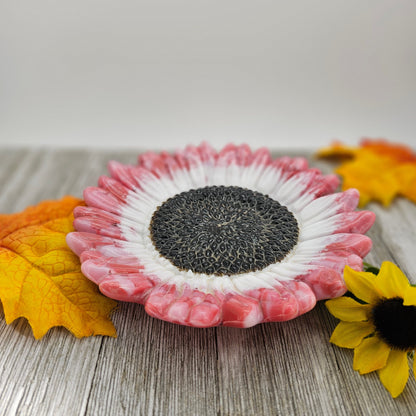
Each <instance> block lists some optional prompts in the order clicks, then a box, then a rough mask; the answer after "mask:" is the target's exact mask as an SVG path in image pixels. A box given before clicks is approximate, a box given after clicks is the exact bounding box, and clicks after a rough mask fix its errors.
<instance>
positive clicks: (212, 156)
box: [197, 142, 218, 166]
mask: <svg viewBox="0 0 416 416" xmlns="http://www.w3.org/2000/svg"><path fill="white" fill-rule="evenodd" d="M197 149H198V152H199V155H200V157H201V160H202V162H203V163H204V164H205V165H208V166H214V165H215V163H216V160H217V158H218V153H217V152H216V150H215V149H214V148H213V147H211V146H210V145H209V144H208V143H205V142H204V143H202V144H201V145H200V146H198V147H197Z"/></svg>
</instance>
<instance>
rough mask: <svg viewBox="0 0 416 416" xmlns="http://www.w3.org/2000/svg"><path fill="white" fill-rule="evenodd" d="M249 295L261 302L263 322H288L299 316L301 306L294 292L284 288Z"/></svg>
mask: <svg viewBox="0 0 416 416" xmlns="http://www.w3.org/2000/svg"><path fill="white" fill-rule="evenodd" d="M247 295H249V296H251V297H253V298H255V299H257V300H258V301H259V302H260V305H261V309H262V311H263V322H280V321H288V320H289V319H293V318H295V317H296V316H298V315H299V304H298V301H297V299H296V297H295V296H294V295H293V293H292V292H290V291H289V290H287V289H286V288H285V287H283V286H278V287H276V288H273V289H268V288H267V289H266V288H262V289H257V290H253V291H249V292H247Z"/></svg>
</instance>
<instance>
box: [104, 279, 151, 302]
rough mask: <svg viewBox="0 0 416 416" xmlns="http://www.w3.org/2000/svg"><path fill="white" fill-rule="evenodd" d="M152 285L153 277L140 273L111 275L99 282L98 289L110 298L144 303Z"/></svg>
mask: <svg viewBox="0 0 416 416" xmlns="http://www.w3.org/2000/svg"><path fill="white" fill-rule="evenodd" d="M154 286H155V282H154V281H153V279H150V278H149V277H148V276H146V275H144V274H141V273H133V274H129V275H128V276H125V275H111V276H110V277H108V278H107V279H105V280H104V281H103V282H102V283H101V284H100V291H101V292H102V293H103V294H104V295H106V296H108V297H110V298H112V299H117V300H121V301H125V302H136V303H144V302H145V301H146V299H147V297H148V296H149V293H150V292H151V291H152V289H153V287H154Z"/></svg>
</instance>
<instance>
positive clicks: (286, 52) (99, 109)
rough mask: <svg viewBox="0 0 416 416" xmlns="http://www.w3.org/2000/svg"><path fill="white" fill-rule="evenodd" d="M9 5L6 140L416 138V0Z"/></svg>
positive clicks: (2, 108) (130, 143)
mask: <svg viewBox="0 0 416 416" xmlns="http://www.w3.org/2000/svg"><path fill="white" fill-rule="evenodd" d="M0 4H1V5H0V82H1V84H0V87H1V90H0V94H1V95H0V144H7V145H19V146H26V145H32V146H44V145H47V146H50V145H53V146H65V147H69V146H76V147H80V146H89V147H92V146H93V147H120V148H127V147H129V148H130V147H134V148H152V149H156V150H159V149H163V148H172V147H178V146H183V145H185V144H187V143H190V142H193V143H199V142H201V141H202V140H207V141H210V142H211V143H213V144H214V145H215V146H216V147H219V146H221V145H222V144H224V143H226V142H228V141H233V142H236V143H241V142H247V143H249V144H251V145H253V146H255V147H258V146H260V145H267V146H270V147H273V148H294V147H297V148H299V147H307V148H313V149H314V148H317V147H319V146H323V145H326V144H329V143H330V142H331V140H332V139H334V138H338V139H341V140H343V141H345V142H348V143H357V142H358V140H359V139H360V138H361V137H362V136H369V137H386V138H388V139H390V140H394V141H400V142H404V143H408V144H410V145H412V146H413V147H414V148H415V147H416V1H415V0H407V1H406V0H403V1H402V0H359V1H357V0H349V1H345V0H342V1H339V0H319V1H312V0H310V1H306V0H303V1H296V0H295V1H286V0H285V1H280V0H273V1H263V0H252V1H244V0H235V1H229V0H221V1H217V0H210V1H198V0H192V1H183V0H181V1H174V0H171V1H169V0H152V1H147V2H145V1H116V0H111V1H109V0H108V1H103V0H96V1H91V0H71V1H47V0H36V1H33V0H20V1H19V0H10V1H9V0H2V1H1V3H0Z"/></svg>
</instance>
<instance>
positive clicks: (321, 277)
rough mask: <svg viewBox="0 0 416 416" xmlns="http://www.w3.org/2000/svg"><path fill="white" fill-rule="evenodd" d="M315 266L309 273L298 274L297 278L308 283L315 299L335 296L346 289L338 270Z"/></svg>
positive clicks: (340, 294) (341, 293)
mask: <svg viewBox="0 0 416 416" xmlns="http://www.w3.org/2000/svg"><path fill="white" fill-rule="evenodd" d="M315 267H316V268H315V269H313V270H311V271H310V272H309V273H307V274H305V275H303V276H299V277H298V279H297V280H300V281H302V282H304V283H306V284H307V285H309V287H310V288H311V289H312V291H313V292H314V293H315V296H316V299H317V300H321V299H330V298H336V297H339V296H342V295H343V294H344V293H345V292H346V291H347V287H346V286H345V283H344V280H343V278H342V276H341V274H340V273H339V272H337V271H335V270H333V269H329V268H328V267H324V266H315Z"/></svg>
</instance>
